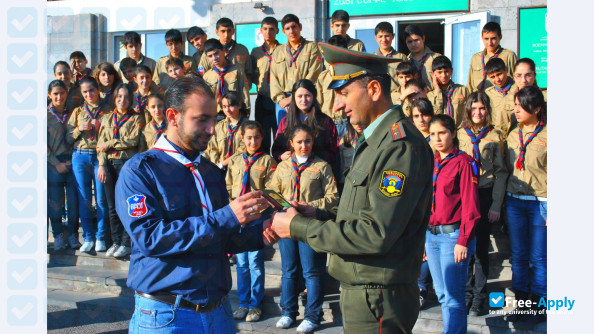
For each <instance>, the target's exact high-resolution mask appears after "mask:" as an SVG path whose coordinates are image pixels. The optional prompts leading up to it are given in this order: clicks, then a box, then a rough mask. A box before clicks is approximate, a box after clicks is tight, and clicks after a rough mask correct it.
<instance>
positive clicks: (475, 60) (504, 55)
mask: <svg viewBox="0 0 594 334" xmlns="http://www.w3.org/2000/svg"><path fill="white" fill-rule="evenodd" d="M481 53H483V54H484V55H485V65H486V64H487V62H488V61H489V60H491V58H493V55H487V51H486V50H483V51H481V52H478V53H475V54H474V55H472V57H471V58H470V70H469V72H468V84H467V85H466V87H468V90H470V92H471V93H472V92H476V91H477V90H479V85H480V84H481V82H482V81H483V64H482V62H481ZM497 58H499V59H501V60H503V62H504V63H505V66H506V67H507V75H508V76H509V77H510V78H513V77H514V75H513V74H514V73H513V71H514V66H515V65H516V62H517V61H518V56H516V54H515V53H514V52H513V51H511V50H508V49H503V50H502V51H501V53H500V54H499V56H498V57H497ZM492 86H493V84H492V83H491V81H489V79H487V78H486V77H485V88H484V89H487V88H489V87H492Z"/></svg>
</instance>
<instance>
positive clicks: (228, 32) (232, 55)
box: [198, 17, 254, 90]
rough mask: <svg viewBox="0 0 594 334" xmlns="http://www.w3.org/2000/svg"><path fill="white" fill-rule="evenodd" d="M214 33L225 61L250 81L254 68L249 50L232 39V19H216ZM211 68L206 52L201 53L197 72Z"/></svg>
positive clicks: (202, 72)
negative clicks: (222, 49)
mask: <svg viewBox="0 0 594 334" xmlns="http://www.w3.org/2000/svg"><path fill="white" fill-rule="evenodd" d="M216 33H217V36H218V37H219V42H220V43H221V44H222V45H223V48H224V50H225V54H224V56H225V58H227V61H228V62H229V63H231V64H233V65H236V66H237V67H238V68H240V69H241V71H242V72H243V73H245V76H246V78H247V79H248V80H247V81H248V82H250V83H251V77H252V74H253V73H254V70H253V68H252V61H251V60H250V52H249V51H248V49H247V48H246V47H245V46H244V45H243V44H239V43H237V42H236V41H234V40H233V34H234V33H235V26H234V25H233V21H231V20H230V19H228V18H226V17H222V18H220V19H219V20H218V21H217V30H216ZM205 50H206V47H205ZM205 53H206V51H205ZM211 68H212V64H211V63H210V61H209V60H208V57H206V54H202V57H201V58H200V64H199V65H198V74H200V75H203V74H205V73H206V72H208V70H210V69H211ZM248 90H249V87H248Z"/></svg>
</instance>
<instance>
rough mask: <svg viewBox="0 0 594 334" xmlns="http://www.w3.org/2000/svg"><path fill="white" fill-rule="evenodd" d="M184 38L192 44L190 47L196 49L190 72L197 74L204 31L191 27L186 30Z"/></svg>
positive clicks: (204, 39)
mask: <svg viewBox="0 0 594 334" xmlns="http://www.w3.org/2000/svg"><path fill="white" fill-rule="evenodd" d="M186 38H187V39H188V43H190V44H192V46H193V47H194V48H195V49H196V52H195V53H194V55H193V56H192V66H191V67H190V71H191V72H192V73H198V64H199V63H200V58H201V57H202V53H204V43H205V42H206V33H205V32H204V30H202V28H200V27H196V26H193V27H191V28H190V29H188V32H187V33H186Z"/></svg>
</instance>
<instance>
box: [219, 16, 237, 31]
mask: <svg viewBox="0 0 594 334" xmlns="http://www.w3.org/2000/svg"><path fill="white" fill-rule="evenodd" d="M220 27H225V28H233V27H234V25H233V21H231V19H230V18H228V17H221V18H220V19H219V20H218V21H217V30H219V28H220Z"/></svg>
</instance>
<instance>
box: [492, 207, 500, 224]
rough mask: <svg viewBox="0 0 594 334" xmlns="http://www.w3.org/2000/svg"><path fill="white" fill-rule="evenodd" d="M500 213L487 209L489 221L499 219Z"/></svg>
mask: <svg viewBox="0 0 594 334" xmlns="http://www.w3.org/2000/svg"><path fill="white" fill-rule="evenodd" d="M500 216H501V214H500V213H499V212H497V211H493V210H489V223H495V222H497V221H498V220H499V217H500Z"/></svg>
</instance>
